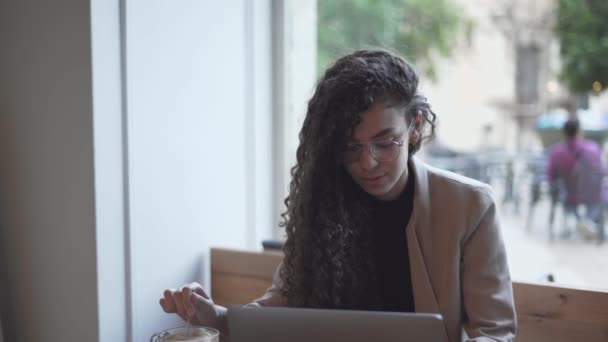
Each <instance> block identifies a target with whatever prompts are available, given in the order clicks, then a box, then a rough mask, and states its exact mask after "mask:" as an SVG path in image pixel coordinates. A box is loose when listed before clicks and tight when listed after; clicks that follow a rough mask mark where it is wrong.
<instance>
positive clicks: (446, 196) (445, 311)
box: [252, 158, 517, 342]
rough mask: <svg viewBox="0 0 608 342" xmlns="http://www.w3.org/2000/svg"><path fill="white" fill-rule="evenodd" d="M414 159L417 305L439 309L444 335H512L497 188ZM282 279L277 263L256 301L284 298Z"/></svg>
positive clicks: (411, 236) (411, 226) (412, 251)
mask: <svg viewBox="0 0 608 342" xmlns="http://www.w3.org/2000/svg"><path fill="white" fill-rule="evenodd" d="M411 160H412V161H411V162H412V165H413V170H414V174H413V176H414V177H415V182H416V183H415V190H414V208H413V211H412V216H411V218H410V221H409V223H408V226H407V227H406V234H407V243H408V249H409V257H410V270H411V276H412V288H413V292H414V303H415V306H416V312H431V313H440V314H441V315H442V316H443V318H444V326H445V340H446V341H450V342H457V341H463V340H465V341H512V340H513V338H514V336H515V333H516V330H517V324H516V317H515V306H514V303H513V289H512V286H511V277H510V274H509V268H508V265H507V257H506V253H505V247H504V244H503V239H502V236H501V232H500V224H499V222H498V218H497V214H496V205H495V203H494V200H493V198H492V190H491V188H490V187H489V186H488V185H486V184H483V183H480V182H477V181H475V180H472V179H469V178H466V177H463V176H459V175H457V174H454V173H451V172H447V171H443V170H439V169H437V168H433V167H431V166H428V165H426V164H425V163H424V162H422V161H420V160H419V159H417V158H412V159H411ZM280 267H281V266H279V268H280ZM280 286H281V279H279V276H278V270H277V273H276V274H275V280H274V284H273V285H272V286H271V287H270V288H269V289H268V290H267V292H266V293H265V294H264V295H263V296H262V297H261V298H259V299H257V300H256V301H254V303H252V304H254V305H261V306H284V305H285V304H286V301H285V299H284V298H283V297H282V296H281V294H280V291H278V289H279V288H280Z"/></svg>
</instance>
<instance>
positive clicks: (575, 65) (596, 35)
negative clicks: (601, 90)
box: [555, 0, 608, 93]
mask: <svg viewBox="0 0 608 342" xmlns="http://www.w3.org/2000/svg"><path fill="white" fill-rule="evenodd" d="M555 30H556V34H557V36H558V38H559V40H560V44H561V46H560V55H561V61H562V69H561V77H562V80H563V81H564V82H565V83H566V84H567V86H568V87H569V88H570V90H571V91H573V92H574V93H588V92H590V91H592V87H593V83H594V82H596V81H599V82H600V83H601V84H602V85H603V87H606V86H608V1H607V0H559V6H558V11H557V22H556V28H555Z"/></svg>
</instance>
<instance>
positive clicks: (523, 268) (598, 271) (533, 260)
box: [499, 203, 608, 291]
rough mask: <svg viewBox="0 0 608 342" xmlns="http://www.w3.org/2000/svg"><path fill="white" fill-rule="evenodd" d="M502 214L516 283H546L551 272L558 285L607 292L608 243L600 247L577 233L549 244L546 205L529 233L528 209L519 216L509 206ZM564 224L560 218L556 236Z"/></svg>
mask: <svg viewBox="0 0 608 342" xmlns="http://www.w3.org/2000/svg"><path fill="white" fill-rule="evenodd" d="M499 211H500V215H501V218H502V232H503V237H504V239H505V244H506V248H507V257H508V259H509V266H510V268H511V276H512V278H513V280H516V281H517V280H520V281H534V282H538V281H546V275H547V274H549V273H550V274H552V275H553V276H554V278H555V283H556V284H559V285H566V286H574V287H581V288H590V289H601V290H605V291H608V242H605V243H604V244H602V245H598V244H597V242H596V241H595V240H594V241H586V240H584V239H582V238H581V237H580V236H578V235H577V234H576V233H573V234H572V236H571V237H570V238H568V239H559V238H556V240H555V241H554V242H550V241H549V234H548V228H547V222H548V217H549V216H548V215H549V214H548V213H549V208H548V204H547V203H539V206H538V207H537V208H536V212H535V215H534V220H533V221H532V224H531V229H530V231H526V226H525V217H526V215H527V208H522V210H521V213H520V214H519V215H515V214H513V212H512V210H511V207H510V206H509V205H508V204H507V205H504V206H502V208H499ZM563 225H564V222H563V220H562V218H561V217H560V216H559V215H557V217H556V220H555V225H554V227H555V232H556V237H557V236H559V232H561V230H562V227H563Z"/></svg>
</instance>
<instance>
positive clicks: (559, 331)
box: [211, 248, 608, 342]
mask: <svg viewBox="0 0 608 342" xmlns="http://www.w3.org/2000/svg"><path fill="white" fill-rule="evenodd" d="M282 258H283V255H282V253H280V252H251V251H237V250H230V249H221V248H212V249H211V289H212V295H213V299H214V301H215V302H216V303H218V304H220V305H238V304H245V303H249V302H251V301H252V300H254V299H256V298H259V297H260V296H261V295H262V294H263V293H264V291H266V289H267V288H268V287H269V286H270V284H271V283H272V278H273V276H274V272H275V270H276V268H277V266H278V265H279V263H280V262H281V260H282ZM513 292H514V296H515V307H516V310H517V317H518V324H519V332H518V334H517V341H518V342H520V341H523V342H545V341H547V342H549V341H550V342H566V341H568V342H569V341H586V342H587V341H590V342H596V341H597V342H600V341H601V342H606V341H608V292H601V291H590V290H581V289H571V288H564V287H557V286H550V285H540V284H529V283H522V282H514V283H513Z"/></svg>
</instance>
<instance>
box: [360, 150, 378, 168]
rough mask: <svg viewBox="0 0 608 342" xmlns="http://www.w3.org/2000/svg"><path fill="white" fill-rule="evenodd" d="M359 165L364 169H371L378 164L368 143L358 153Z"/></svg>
mask: <svg viewBox="0 0 608 342" xmlns="http://www.w3.org/2000/svg"><path fill="white" fill-rule="evenodd" d="M359 165H360V166H361V168H362V169H363V170H366V171H369V170H373V169H374V168H375V167H376V166H378V162H377V161H376V159H375V158H374V156H373V155H372V152H371V149H370V148H369V145H368V146H366V147H365V148H363V149H362V151H361V155H359Z"/></svg>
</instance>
